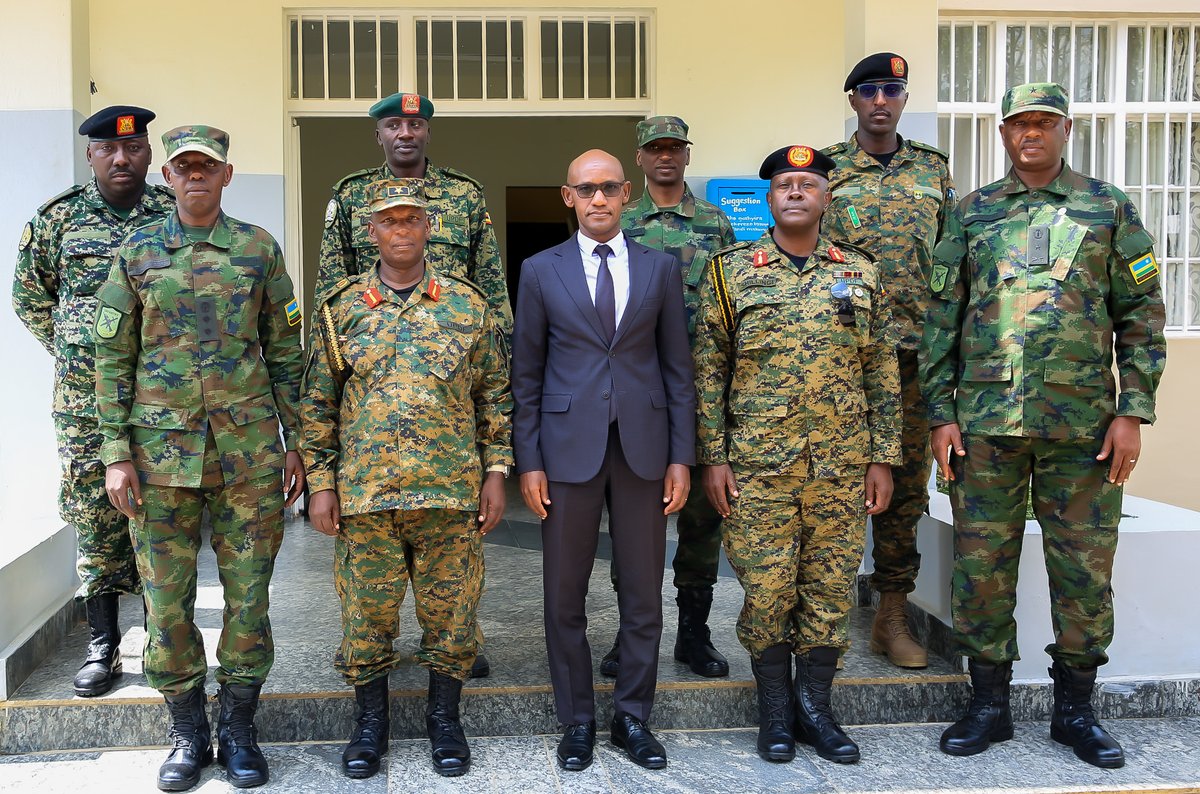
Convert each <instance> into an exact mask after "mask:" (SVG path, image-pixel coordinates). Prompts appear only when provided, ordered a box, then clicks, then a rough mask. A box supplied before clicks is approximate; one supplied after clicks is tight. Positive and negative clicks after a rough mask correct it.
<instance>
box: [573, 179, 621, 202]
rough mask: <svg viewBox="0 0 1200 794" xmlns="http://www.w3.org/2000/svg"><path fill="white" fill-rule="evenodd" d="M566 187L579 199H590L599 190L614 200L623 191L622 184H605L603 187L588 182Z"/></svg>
mask: <svg viewBox="0 0 1200 794" xmlns="http://www.w3.org/2000/svg"><path fill="white" fill-rule="evenodd" d="M567 187H569V188H571V189H572V190H574V191H575V192H576V193H578V194H579V198H582V199H590V198H591V197H592V196H594V195H596V191H597V190H599V191H600V192H601V193H603V194H604V195H605V196H606V197H608V198H616V197H617V196H619V195H621V191H622V190H624V189H625V183H624V182H605V183H604V184H603V185H594V184H592V183H590V182H584V183H583V184H582V185H567Z"/></svg>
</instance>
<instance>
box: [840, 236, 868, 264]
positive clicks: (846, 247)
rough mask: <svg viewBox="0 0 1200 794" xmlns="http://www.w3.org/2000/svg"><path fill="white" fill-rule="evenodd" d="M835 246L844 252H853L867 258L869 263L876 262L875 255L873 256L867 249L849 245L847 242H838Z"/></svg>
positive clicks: (852, 244)
mask: <svg viewBox="0 0 1200 794" xmlns="http://www.w3.org/2000/svg"><path fill="white" fill-rule="evenodd" d="M834 245H836V246H837V247H838V248H840V249H842V250H843V251H853V252H854V253H856V254H858V255H859V256H861V257H863V258H865V259H866V260H867V261H868V262H874V261H875V255H874V254H872V253H871V252H870V251H868V250H867V249H865V248H862V247H860V246H857V245H855V244H854V243H848V242H846V241H845V240H838V241H837V242H835V243H834Z"/></svg>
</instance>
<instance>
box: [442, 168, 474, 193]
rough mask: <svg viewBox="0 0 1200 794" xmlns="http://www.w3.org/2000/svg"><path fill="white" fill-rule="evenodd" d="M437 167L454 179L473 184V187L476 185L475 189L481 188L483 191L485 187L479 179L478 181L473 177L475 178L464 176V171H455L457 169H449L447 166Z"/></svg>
mask: <svg viewBox="0 0 1200 794" xmlns="http://www.w3.org/2000/svg"><path fill="white" fill-rule="evenodd" d="M437 167H438V169H440V170H441V171H442V172H443V173H445V174H448V175H449V176H452V177H454V178H455V179H461V180H462V181H464V182H470V183H471V184H472V185H474V186H475V187H477V188H479V189H480V190H483V185H482V184H481V183H480V181H479V180H478V179H476V178H475V177H473V176H468V175H467V174H464V173H463V172H462V171H457V170H455V169H453V168H447V167H445V166H437Z"/></svg>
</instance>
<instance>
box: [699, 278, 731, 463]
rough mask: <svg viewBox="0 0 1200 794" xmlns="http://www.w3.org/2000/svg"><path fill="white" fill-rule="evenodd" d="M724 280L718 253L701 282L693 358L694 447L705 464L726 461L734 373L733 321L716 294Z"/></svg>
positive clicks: (700, 460) (701, 461)
mask: <svg viewBox="0 0 1200 794" xmlns="http://www.w3.org/2000/svg"><path fill="white" fill-rule="evenodd" d="M717 278H719V279H721V280H722V281H723V280H724V257H721V256H717V257H715V258H714V259H713V260H712V263H711V264H710V265H709V268H708V271H707V272H706V273H705V276H704V279H703V280H702V281H701V282H700V306H699V311H698V314H697V317H696V336H695V338H694V340H693V342H692V359H693V360H694V362H695V365H696V448H697V451H698V456H699V460H698V462H699V463H700V464H702V465H705V466H718V465H720V464H722V463H727V462H728V458H727V455H726V449H727V447H726V443H725V398H726V395H727V394H728V391H729V381H730V378H731V377H732V375H733V333H734V331H733V329H732V328H731V327H730V326H732V325H733V323H732V318H731V317H728V316H727V315H726V311H727V309H723V308H722V305H721V304H722V301H721V300H720V299H719V297H718V295H717V290H716V287H715V286H714V283H715V280H716V279H717Z"/></svg>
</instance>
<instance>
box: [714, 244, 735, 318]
mask: <svg viewBox="0 0 1200 794" xmlns="http://www.w3.org/2000/svg"><path fill="white" fill-rule="evenodd" d="M709 278H710V279H711V280H712V285H713V293H714V294H715V295H716V296H717V307H718V308H719V309H720V310H721V324H722V325H724V326H725V330H726V331H732V330H733V328H734V322H733V321H734V314H733V303H732V301H730V300H729V285H728V284H726V283H725V257H723V256H714V257H713V260H712V263H711V264H710V265H709Z"/></svg>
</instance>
